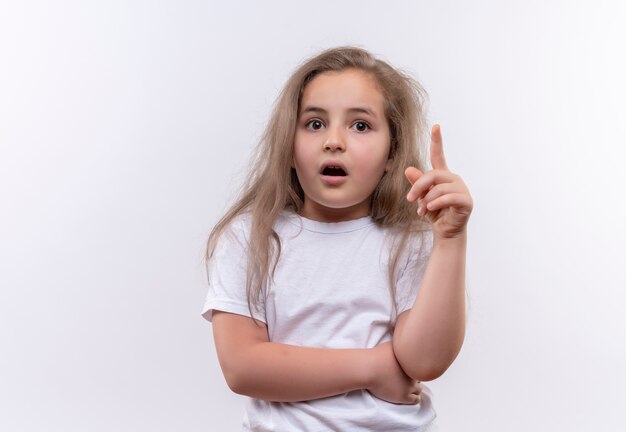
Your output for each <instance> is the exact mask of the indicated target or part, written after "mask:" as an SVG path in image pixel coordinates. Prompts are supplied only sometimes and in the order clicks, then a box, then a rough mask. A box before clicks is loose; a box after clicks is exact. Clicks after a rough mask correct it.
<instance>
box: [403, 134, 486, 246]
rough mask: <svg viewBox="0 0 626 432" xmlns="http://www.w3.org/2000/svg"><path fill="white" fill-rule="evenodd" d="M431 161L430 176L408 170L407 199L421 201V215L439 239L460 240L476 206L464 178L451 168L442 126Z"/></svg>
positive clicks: (433, 142)
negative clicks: (444, 146)
mask: <svg viewBox="0 0 626 432" xmlns="http://www.w3.org/2000/svg"><path fill="white" fill-rule="evenodd" d="M430 161H431V165H432V167H433V169H432V170H430V171H428V172H426V173H423V172H422V171H420V170H418V169H417V168H415V167H408V168H407V169H406V170H405V171H404V175H405V176H406V178H407V179H408V180H409V182H410V183H411V185H412V186H411V189H410V190H409V193H408V195H407V196H406V198H407V200H408V201H409V202H414V201H415V200H417V202H418V210H417V213H418V214H419V215H420V216H425V217H426V218H427V219H428V220H429V221H430V222H431V223H432V225H433V231H434V235H435V236H436V237H439V238H455V237H460V236H461V235H464V234H465V232H466V228H467V221H468V220H469V216H470V214H471V213H472V208H473V205H474V204H473V200H472V197H471V195H470V193H469V190H468V188H467V186H465V183H464V182H463V179H461V177H460V176H458V175H456V174H454V173H452V172H451V171H450V170H449V169H448V166H447V164H446V158H445V156H444V153H443V140H442V138H441V128H440V126H439V125H438V124H436V125H434V126H433V128H432V131H431V143H430Z"/></svg>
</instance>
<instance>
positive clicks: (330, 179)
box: [320, 165, 347, 186]
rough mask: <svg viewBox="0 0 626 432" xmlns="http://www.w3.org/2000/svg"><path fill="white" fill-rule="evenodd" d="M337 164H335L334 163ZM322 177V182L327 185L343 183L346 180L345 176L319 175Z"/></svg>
mask: <svg viewBox="0 0 626 432" xmlns="http://www.w3.org/2000/svg"><path fill="white" fill-rule="evenodd" d="M334 166H337V165H334ZM320 177H321V178H322V182H323V183H324V184H326V185H327V186H339V185H341V184H343V183H345V182H346V180H347V179H346V177H347V176H327V175H321V176H320Z"/></svg>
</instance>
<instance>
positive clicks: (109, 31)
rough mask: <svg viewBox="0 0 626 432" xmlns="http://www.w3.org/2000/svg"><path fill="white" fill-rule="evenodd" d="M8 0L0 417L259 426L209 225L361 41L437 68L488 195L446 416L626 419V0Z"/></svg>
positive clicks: (496, 426) (466, 153)
mask: <svg viewBox="0 0 626 432" xmlns="http://www.w3.org/2000/svg"><path fill="white" fill-rule="evenodd" d="M383 3H387V4H386V5H383ZM0 4H1V6H0V221H1V223H0V284H1V289H0V342H1V348H2V354H1V355H0V430H3V431H64V432H69V431H226V432H229V431H238V430H240V424H241V418H242V415H243V397H241V396H238V395H235V394H233V393H231V392H230V390H229V389H228V387H227V386H226V384H225V381H224V379H223V377H222V374H221V371H220V369H219V365H218V363H217V357H216V355H215V352H214V348H213V340H212V334H211V326H210V324H209V323H208V322H206V321H205V320H204V319H203V318H202V317H201V316H200V311H201V307H202V303H203V301H204V296H205V292H206V282H205V273H204V268H203V265H202V253H203V250H204V242H205V240H206V237H207V235H208V233H209V231H210V228H211V227H212V225H213V224H214V223H215V222H216V220H217V219H218V217H219V216H220V215H221V214H222V213H223V211H224V210H225V209H226V206H227V204H228V203H229V202H230V200H231V199H232V197H233V193H234V191H235V190H236V188H237V186H238V185H239V184H240V181H241V179H242V177H243V175H245V170H246V168H247V167H246V164H247V160H248V157H249V155H250V152H251V150H252V148H253V146H254V145H255V143H256V142H257V140H258V138H259V137H260V134H261V132H262V130H263V127H264V125H265V122H266V121H267V119H268V117H269V112H270V109H271V106H272V103H273V101H274V99H275V98H276V96H277V94H278V92H279V90H280V88H281V87H282V85H283V84H284V82H285V80H286V79H287V77H288V76H289V74H290V73H291V71H292V70H294V69H295V67H296V66H297V64H298V63H300V62H301V61H302V60H303V59H304V58H306V57H309V56H311V55H313V54H315V53H317V52H318V51H319V50H321V49H324V48H328V47H331V46H336V45H342V44H355V45H358V46H361V47H363V48H366V49H369V50H371V51H372V52H373V53H375V54H376V55H378V56H380V57H381V58H383V59H384V60H387V61H389V62H390V63H391V64H393V65H395V66H397V67H400V68H402V69H404V70H407V71H409V72H410V73H412V74H413V75H414V76H415V77H416V78H417V79H418V80H419V81H420V82H421V83H422V84H423V85H424V87H425V88H426V89H427V91H428V93H429V95H430V104H429V122H430V124H431V125H432V124H433V123H436V122H438V123H440V124H441V126H442V132H443V137H444V149H445V152H446V155H447V160H448V165H449V167H450V169H451V170H452V171H454V172H456V173H458V174H460V175H461V176H462V177H463V179H464V180H465V182H466V184H467V185H468V186H469V188H470V191H471V193H472V196H473V198H474V204H475V208H474V212H473V214H472V217H471V220H470V225H469V232H470V234H469V249H468V258H467V262H468V269H467V290H468V293H469V297H470V302H469V324H468V328H467V337H466V341H465V345H464V347H463V350H462V352H461V354H460V355H459V357H458V358H457V360H456V362H455V363H454V364H453V365H452V367H451V368H450V369H449V370H448V371H447V373H446V374H445V375H444V376H443V377H441V378H440V379H438V380H436V381H433V382H431V383H430V386H431V388H432V389H433V390H434V393H435V404H436V409H437V411H438V414H439V422H440V426H441V429H442V431H464V432H465V431H481V432H482V431H508V432H514V431H529V430H533V431H555V430H559V431H564V430H568V431H589V430H594V431H618V430H623V429H622V428H623V417H622V416H621V414H619V413H620V412H623V411H622V409H623V404H624V402H625V401H626V400H625V398H624V387H626V374H625V373H624V370H623V368H624V366H625V365H626V348H625V347H624V346H625V343H624V341H625V340H626V321H625V318H624V307H623V305H624V303H625V301H626V294H625V293H624V290H625V289H626V284H625V283H624V276H623V273H622V272H623V271H624V265H625V264H626V262H625V259H624V258H625V256H626V254H625V253H624V246H623V245H624V243H625V241H626V236H625V234H624V218H625V216H626V211H625V203H624V202H625V200H624V186H625V185H626V181H625V180H626V178H625V177H626V176H625V174H624V170H623V167H624V163H623V160H624V157H625V156H626V152H625V151H624V146H625V145H626V139H625V137H626V131H625V125H626V121H624V114H625V110H624V101H625V100H626V84H625V83H624V77H626V62H625V61H624V41H625V40H626V26H624V22H626V7H625V6H624V5H623V2H619V1H614V2H607V1H578V2H576V3H575V4H574V3H573V2H568V1H552V2H545V1H542V2H540V1H517V2H500V1H476V2H452V1H442V2H423V1H416V2H409V1H405V2H380V1H376V2H374V1H362V0H361V1H343V2H333V1H316V2H288V1H281V2H279V1H273V2H251V1H250V2H246V3H244V2H219V3H218V2H216V3H210V2H200V1H187V2H184V1H167V0H164V1H159V2H154V1H106V2H105V1H102V2H96V1H66V2H62V1H54V2H52V1H40V2H34V1H13V2H8V1H4V2H2V3H0Z"/></svg>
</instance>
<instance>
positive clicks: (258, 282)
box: [204, 46, 432, 326]
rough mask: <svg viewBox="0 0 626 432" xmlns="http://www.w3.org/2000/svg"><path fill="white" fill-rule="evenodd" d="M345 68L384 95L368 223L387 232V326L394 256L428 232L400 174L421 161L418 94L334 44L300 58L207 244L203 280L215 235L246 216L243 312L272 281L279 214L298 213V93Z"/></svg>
mask: <svg viewBox="0 0 626 432" xmlns="http://www.w3.org/2000/svg"><path fill="white" fill-rule="evenodd" d="M346 69H358V70H361V71H364V72H366V73H367V74H369V75H370V76H371V77H373V78H374V80H375V82H376V83H377V84H378V87H379V89H380V91H381V92H382V95H383V98H384V112H385V116H386V119H387V123H388V125H389V130H390V139H391V146H390V156H389V157H390V158H391V159H392V168H391V169H390V170H389V171H387V172H386V173H385V174H384V175H383V176H382V178H381V180H380V181H379V183H378V185H377V187H376V189H375V190H374V192H373V194H372V199H371V207H370V215H371V217H372V218H373V220H374V221H375V223H376V224H378V225H379V226H381V227H387V228H390V229H389V230H388V232H390V233H392V235H393V247H392V249H391V250H392V252H391V254H390V259H389V292H390V296H391V299H392V302H391V304H392V312H391V316H390V326H391V325H392V324H391V323H393V322H395V320H396V318H397V308H396V301H395V299H396V283H395V281H396V276H397V272H398V262H399V258H400V256H401V254H402V252H403V251H404V250H405V248H406V245H407V241H408V238H409V236H410V235H411V234H415V233H417V234H419V235H422V239H423V238H424V237H423V236H424V234H425V232H426V231H430V230H431V229H432V228H431V226H430V223H429V222H428V221H427V219H426V218H425V217H420V216H419V215H417V212H416V210H417V202H414V203H409V202H408V201H407V200H406V198H405V196H406V194H407V192H408V190H409V184H408V182H407V180H406V178H405V176H404V170H405V169H406V168H407V167H409V166H414V167H416V168H418V169H420V170H421V171H425V170H424V168H425V166H424V164H423V163H422V161H423V160H425V157H424V155H425V138H426V137H427V130H426V116H425V108H424V106H425V102H426V100H427V93H426V91H425V90H424V89H423V87H422V86H421V85H420V84H419V83H418V82H417V81H416V80H414V79H413V78H412V77H411V76H410V75H409V74H407V73H404V72H402V71H401V70H399V69H396V68H394V67H392V66H390V65H389V64H388V63H386V62H384V61H382V60H379V59H377V58H375V57H374V56H373V55H372V54H371V53H370V52H368V51H366V50H364V49H362V48H358V47H354V46H342V47H336V48H331V49H327V50H325V51H322V52H321V53H319V54H317V55H315V56H313V57H311V58H309V59H307V60H305V61H304V62H303V63H302V64H301V65H300V66H299V67H298V68H297V69H296V70H295V71H294V72H293V74H292V75H291V77H290V78H289V79H288V80H287V82H286V83H285V86H284V87H283V89H282V90H281V92H280V93H279V95H278V98H277V99H276V102H275V103H274V106H273V111H272V114H271V117H270V119H269V122H268V124H267V126H266V128H265V131H264V133H263V134H262V136H261V138H260V140H259V142H258V144H257V146H256V149H255V151H254V153H253V155H252V163H251V164H250V166H251V170H250V173H249V175H247V176H246V177H245V178H246V180H245V183H244V185H243V187H242V189H241V192H240V195H239V196H238V198H237V199H236V200H235V202H234V204H232V206H231V207H230V208H229V209H228V211H227V212H226V213H225V214H224V216H222V218H221V219H220V220H219V221H218V222H217V224H216V225H215V226H214V227H213V229H212V231H211V233H210V235H209V238H208V241H207V245H206V253H205V256H204V259H205V262H206V265H207V277H209V276H210V275H209V274H208V272H209V270H208V263H209V260H210V259H211V257H212V255H213V252H214V250H215V246H216V244H217V241H218V239H219V237H220V235H221V234H222V233H223V232H224V230H225V229H226V228H227V227H228V226H229V224H230V222H231V221H232V220H233V219H234V218H235V217H236V216H238V215H240V214H242V213H249V214H250V217H251V227H250V236H249V239H248V250H247V253H248V267H247V275H246V297H247V301H248V308H249V310H250V314H251V315H253V313H252V305H253V304H255V305H257V304H258V303H259V301H260V297H261V292H262V287H263V284H264V283H266V282H269V281H270V279H273V275H274V271H275V270H276V265H277V264H278V261H279V259H280V252H281V242H280V238H279V236H278V234H277V233H276V231H274V228H273V226H274V222H275V221H276V218H277V217H278V215H279V213H280V211H282V210H288V211H292V212H295V213H299V212H300V210H301V209H302V207H303V203H304V192H303V190H302V187H301V185H300V182H299V181H298V177H297V175H296V172H295V169H294V168H293V167H291V161H292V158H293V143H294V137H295V130H296V122H297V120H298V113H299V110H300V103H301V99H302V94H303V92H304V89H305V87H306V86H307V84H308V83H309V82H310V81H311V80H312V79H313V78H315V77H316V76H317V75H319V74H322V73H324V72H330V71H333V72H339V71H343V70H346ZM422 243H423V242H422ZM270 267H271V275H270ZM255 322H256V321H255Z"/></svg>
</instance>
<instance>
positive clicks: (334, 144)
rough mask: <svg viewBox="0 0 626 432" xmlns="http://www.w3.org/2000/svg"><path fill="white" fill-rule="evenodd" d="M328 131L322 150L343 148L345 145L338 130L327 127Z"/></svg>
mask: <svg viewBox="0 0 626 432" xmlns="http://www.w3.org/2000/svg"><path fill="white" fill-rule="evenodd" d="M328 132H329V133H328V136H327V138H326V142H324V151H327V150H330V151H336V150H342V151H343V150H345V148H346V147H345V145H344V141H343V138H342V136H341V134H340V132H339V131H338V130H336V128H332V129H331V128H328Z"/></svg>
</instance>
